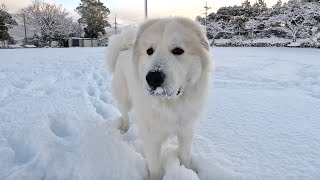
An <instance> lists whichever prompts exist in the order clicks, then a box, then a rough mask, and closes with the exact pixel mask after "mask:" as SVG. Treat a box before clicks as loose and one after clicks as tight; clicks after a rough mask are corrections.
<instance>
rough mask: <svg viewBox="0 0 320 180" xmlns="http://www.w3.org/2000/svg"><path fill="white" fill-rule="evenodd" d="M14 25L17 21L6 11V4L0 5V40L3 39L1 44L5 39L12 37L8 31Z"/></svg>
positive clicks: (8, 39)
mask: <svg viewBox="0 0 320 180" xmlns="http://www.w3.org/2000/svg"><path fill="white" fill-rule="evenodd" d="M16 25H18V24H17V22H16V21H15V20H14V19H13V18H12V16H11V15H10V14H9V13H8V12H7V8H6V6H5V5H4V4H2V5H0V41H3V45H5V41H10V40H11V39H12V38H11V36H10V34H9V32H8V31H9V29H10V28H12V26H16Z"/></svg>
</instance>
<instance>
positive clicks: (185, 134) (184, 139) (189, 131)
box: [178, 125, 194, 169]
mask: <svg viewBox="0 0 320 180" xmlns="http://www.w3.org/2000/svg"><path fill="white" fill-rule="evenodd" d="M193 135H194V127H193V126H192V125H188V126H185V127H182V128H181V129H180V131H179V132H178V145H179V147H178V155H179V159H180V163H181V164H183V165H184V166H185V167H186V168H188V169H192V165H191V150H192V140H193Z"/></svg>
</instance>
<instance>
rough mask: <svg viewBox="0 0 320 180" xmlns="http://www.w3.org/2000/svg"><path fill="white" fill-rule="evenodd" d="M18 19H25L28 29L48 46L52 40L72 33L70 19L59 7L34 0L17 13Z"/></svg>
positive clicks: (64, 10)
mask: <svg viewBox="0 0 320 180" xmlns="http://www.w3.org/2000/svg"><path fill="white" fill-rule="evenodd" d="M18 17H19V19H20V20H21V19H22V18H24V17H25V18H26V23H27V25H28V27H29V28H31V29H35V30H36V31H37V32H40V33H41V35H42V37H43V38H44V39H45V40H46V41H49V45H50V46H51V42H52V40H54V39H61V38H64V37H67V36H68V35H69V34H70V33H71V32H72V18H71V17H69V12H68V11H67V10H66V9H63V8H62V6H61V5H56V4H50V3H46V2H44V1H42V0H34V1H33V2H32V3H31V4H30V5H29V6H28V7H26V8H23V9H21V10H20V11H19V13H18Z"/></svg>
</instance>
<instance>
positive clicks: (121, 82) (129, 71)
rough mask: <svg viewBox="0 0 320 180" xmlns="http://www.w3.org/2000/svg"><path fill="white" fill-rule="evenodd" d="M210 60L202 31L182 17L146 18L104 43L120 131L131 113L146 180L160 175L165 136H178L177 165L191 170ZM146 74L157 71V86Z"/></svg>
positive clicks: (154, 78) (127, 123)
mask: <svg viewBox="0 0 320 180" xmlns="http://www.w3.org/2000/svg"><path fill="white" fill-rule="evenodd" d="M210 61H211V60H210V55H209V45H208V40H207V38H206V35H205V32H204V30H203V29H202V27H201V26H200V25H199V24H197V23H196V22H194V21H192V20H190V19H187V18H179V17H175V18H165V19H155V20H149V21H147V22H145V23H144V24H143V25H141V26H140V28H139V29H138V31H135V30H133V29H130V30H127V31H125V32H123V33H122V34H120V35H116V36H113V37H112V38H111V40H110V43H109V47H108V53H107V62H106V63H107V66H108V69H109V71H110V72H111V73H113V80H112V94H113V96H114V98H115V99H116V101H117V103H118V108H119V110H120V112H121V114H122V117H121V121H122V124H121V127H120V129H121V130H122V131H127V130H128V128H129V126H130V123H129V116H128V112H129V111H131V110H133V111H134V113H135V115H136V118H137V125H138V128H139V133H140V135H141V137H142V140H143V143H144V151H145V156H146V159H147V162H148V168H149V175H150V179H152V180H154V179H161V178H162V177H163V170H162V169H161V144H162V143H163V142H164V141H165V140H166V139H167V138H168V136H169V135H177V137H178V146H179V147H178V155H179V159H180V162H181V164H183V165H185V166H186V167H187V168H192V167H191V146H192V139H193V135H194V131H195V128H196V124H197V122H198V120H199V119H200V115H201V113H202V109H203V106H204V104H205V100H206V98H207V93H208V92H207V91H208V83H209V74H210V70H211V62H210ZM149 72H161V74H162V75H161V76H160V77H161V78H160V79H162V81H163V82H162V81H161V80H160V82H159V74H158V79H157V77H151V79H153V80H154V81H156V82H158V85H156V86H154V85H153V84H152V82H151V83H150V81H148V80H147V79H148V78H147V76H148V73H149ZM150 84H151V85H150ZM152 85H153V86H152Z"/></svg>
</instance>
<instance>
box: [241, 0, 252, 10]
mask: <svg viewBox="0 0 320 180" xmlns="http://www.w3.org/2000/svg"><path fill="white" fill-rule="evenodd" d="M242 7H243V8H245V9H250V8H251V4H250V1H249V0H244V1H243V3H242Z"/></svg>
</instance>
